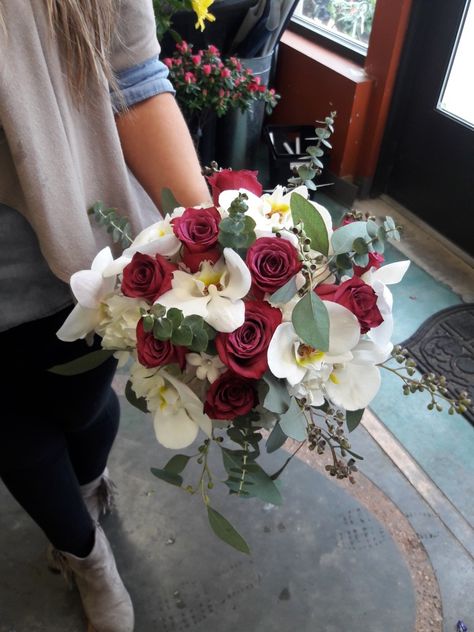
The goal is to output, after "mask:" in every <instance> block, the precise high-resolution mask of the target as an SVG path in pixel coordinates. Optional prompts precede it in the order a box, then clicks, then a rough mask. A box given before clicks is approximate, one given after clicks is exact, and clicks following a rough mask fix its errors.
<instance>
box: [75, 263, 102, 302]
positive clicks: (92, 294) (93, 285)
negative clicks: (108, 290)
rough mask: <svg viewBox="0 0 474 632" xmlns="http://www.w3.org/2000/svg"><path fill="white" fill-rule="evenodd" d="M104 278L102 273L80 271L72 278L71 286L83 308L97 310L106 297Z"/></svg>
mask: <svg viewBox="0 0 474 632" xmlns="http://www.w3.org/2000/svg"><path fill="white" fill-rule="evenodd" d="M102 282H103V278H102V274H101V273H100V272H95V271H93V270H80V271H79V272H75V273H74V274H73V275H72V276H71V280H70V282H69V283H70V285H71V290H72V293H73V294H74V296H75V297H76V299H77V302H78V303H79V304H80V305H81V306H82V307H87V308H88V309H97V307H98V306H99V303H100V299H101V298H102V297H103V295H104V291H103V284H102Z"/></svg>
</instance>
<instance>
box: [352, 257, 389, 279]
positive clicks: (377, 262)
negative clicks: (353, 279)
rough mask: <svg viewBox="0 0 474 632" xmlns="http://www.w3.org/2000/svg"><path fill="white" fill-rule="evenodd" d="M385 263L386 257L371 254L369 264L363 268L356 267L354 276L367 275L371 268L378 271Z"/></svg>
mask: <svg viewBox="0 0 474 632" xmlns="http://www.w3.org/2000/svg"><path fill="white" fill-rule="evenodd" d="M384 261H385V257H384V256H383V255H381V254H380V253H378V252H369V263H368V264H367V265H366V266H364V267H363V268H362V267H361V266H354V274H355V275H356V276H358V277H360V276H362V275H363V274H365V272H367V270H370V268H375V269H376V270H378V269H379V268H380V266H381V265H382V263H383V262H384Z"/></svg>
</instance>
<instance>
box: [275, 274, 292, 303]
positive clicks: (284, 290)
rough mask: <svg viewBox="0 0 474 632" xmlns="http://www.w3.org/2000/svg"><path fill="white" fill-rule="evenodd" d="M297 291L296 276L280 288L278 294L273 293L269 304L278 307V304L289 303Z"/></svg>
mask: <svg viewBox="0 0 474 632" xmlns="http://www.w3.org/2000/svg"><path fill="white" fill-rule="evenodd" d="M297 291H298V288H297V287H296V276H294V277H292V278H291V279H290V280H289V281H287V282H286V283H285V285H283V286H282V287H280V288H278V290H277V291H276V292H273V294H272V295H271V296H270V298H269V299H268V302H269V303H271V304H272V305H278V303H289V302H290V301H291V299H292V298H293V296H294V295H295V294H296V292H297Z"/></svg>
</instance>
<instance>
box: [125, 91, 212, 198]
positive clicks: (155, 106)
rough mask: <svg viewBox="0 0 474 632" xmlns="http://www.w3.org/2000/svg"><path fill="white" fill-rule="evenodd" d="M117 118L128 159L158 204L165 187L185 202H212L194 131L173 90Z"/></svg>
mask: <svg viewBox="0 0 474 632" xmlns="http://www.w3.org/2000/svg"><path fill="white" fill-rule="evenodd" d="M115 120H116V124H117V129H118V132H119V136H120V141H121V144H122V149H123V153H124V156H125V160H126V162H127V164H128V166H129V167H130V170H131V171H132V173H133V174H134V176H135V177H136V178H137V180H138V181H139V182H140V184H141V185H142V186H143V188H144V189H145V191H146V192H147V193H148V195H149V196H150V197H151V199H152V200H153V202H154V203H155V204H156V205H157V206H158V208H161V191H162V189H163V188H164V187H167V188H168V189H171V191H172V192H173V195H174V197H175V198H176V200H177V201H178V202H179V203H180V204H181V205H183V206H196V205H198V204H208V205H209V206H211V205H212V201H211V196H210V194H209V189H208V187H207V184H206V181H205V179H204V177H203V176H202V174H201V167H200V164H199V160H198V157H197V155H196V151H195V149H194V144H193V141H192V139H191V135H190V133H189V130H188V127H187V125H186V123H185V121H184V118H183V116H182V114H181V111H180V109H179V107H178V105H177V103H176V101H175V99H174V96H173V95H172V94H169V93H167V92H165V93H162V94H157V95H156V96H153V97H151V98H149V99H146V100H145V101H141V102H140V103H137V104H135V105H133V106H132V107H131V108H130V109H129V110H126V111H125V112H122V113H119V114H117V115H116V117H115Z"/></svg>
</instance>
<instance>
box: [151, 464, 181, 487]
mask: <svg viewBox="0 0 474 632" xmlns="http://www.w3.org/2000/svg"><path fill="white" fill-rule="evenodd" d="M151 473H152V474H153V476H156V478H159V479H160V480H161V481H164V482H165V483H169V484H170V485H175V486H176V487H181V485H182V484H183V478H182V477H181V476H180V475H179V474H175V473H174V472H168V471H167V470H160V469H158V468H156V467H152V468H151Z"/></svg>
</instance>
